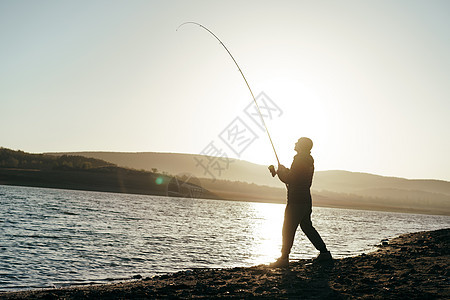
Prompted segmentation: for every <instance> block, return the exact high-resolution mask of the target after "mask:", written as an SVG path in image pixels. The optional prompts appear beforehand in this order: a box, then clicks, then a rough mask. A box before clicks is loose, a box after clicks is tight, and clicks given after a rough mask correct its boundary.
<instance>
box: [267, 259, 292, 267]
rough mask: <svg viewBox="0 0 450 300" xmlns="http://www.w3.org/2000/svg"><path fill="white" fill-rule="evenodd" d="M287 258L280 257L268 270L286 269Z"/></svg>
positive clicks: (287, 265) (287, 264)
mask: <svg viewBox="0 0 450 300" xmlns="http://www.w3.org/2000/svg"><path fill="white" fill-rule="evenodd" d="M288 267H289V258H287V257H286V258H284V257H280V258H279V259H277V260H276V261H275V262H273V263H271V264H269V268H288Z"/></svg>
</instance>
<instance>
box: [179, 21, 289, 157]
mask: <svg viewBox="0 0 450 300" xmlns="http://www.w3.org/2000/svg"><path fill="white" fill-rule="evenodd" d="M186 24H194V25H198V26H200V27H201V28H203V29H205V30H206V31H208V32H209V33H210V34H211V35H212V36H213V37H215V38H216V39H217V40H218V41H219V43H220V44H221V45H222V46H223V47H224V48H225V50H227V52H228V54H229V55H230V57H231V59H232V60H233V61H234V63H235V64H236V67H237V68H238V70H239V72H240V73H241V75H242V78H244V81H245V84H246V85H247V87H248V90H249V91H250V94H251V95H252V98H253V101H254V102H255V105H256V108H257V110H258V113H259V116H260V117H261V121H262V123H263V125H264V128H265V129H266V132H267V136H268V137H269V141H270V144H271V145H272V149H273V153H275V157H276V159H277V162H278V164H279V165H280V160H279V159H278V155H277V151H276V150H275V146H274V145H273V142H272V138H271V137H270V133H269V130H268V129H267V126H266V122H265V121H264V118H263V115H262V113H261V110H260V109H259V105H258V102H256V98H255V95H253V91H252V89H251V88H250V85H249V84H248V81H247V78H245V76H244V73H243V72H242V70H241V68H240V67H239V65H238V63H237V62H236V60H235V59H234V57H233V55H232V54H231V52H230V50H228V48H227V46H225V44H224V43H223V42H222V41H221V40H220V39H219V38H218V37H217V35H215V34H214V33H213V32H212V31H211V30H209V29H208V28H206V27H205V26H203V25H202V24H199V23H196V22H184V23H183V24H181V25H180V26H178V28H177V31H178V29H180V27H181V26H183V25H186Z"/></svg>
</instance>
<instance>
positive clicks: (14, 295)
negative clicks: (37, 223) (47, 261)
mask: <svg viewBox="0 0 450 300" xmlns="http://www.w3.org/2000/svg"><path fill="white" fill-rule="evenodd" d="M449 241H450V229H442V230H437V231H431V232H420V233H412V234H405V235H402V236H400V237H397V238H394V239H392V240H390V241H388V242H384V243H383V244H384V245H382V244H381V245H380V246H379V249H378V251H375V252H372V253H369V254H363V255H360V256H355V257H349V258H344V259H336V260H334V261H333V262H332V263H312V262H311V261H310V260H300V261H295V262H291V266H290V267H289V268H287V269H271V268H269V267H268V266H266V265H259V266H255V267H250V268H232V269H193V270H187V271H182V272H178V273H174V274H168V275H162V276H155V277H152V278H141V279H138V280H133V281H126V282H122V283H115V284H109V285H92V286H79V287H70V288H63V289H46V290H30V291H21V292H8V293H0V298H2V299H169V298H170V299H180V298H181V299H191V298H222V297H223V298H236V299H242V298H255V299H256V298H257V299H260V298H266V299H274V298H276V299H450V277H449V276H450V267H449V265H450V255H449V254H450V251H449Z"/></svg>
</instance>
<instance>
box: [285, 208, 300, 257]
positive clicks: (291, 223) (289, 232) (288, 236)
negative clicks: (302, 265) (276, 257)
mask: <svg viewBox="0 0 450 300" xmlns="http://www.w3.org/2000/svg"><path fill="white" fill-rule="evenodd" d="M297 213H298V212H297ZM298 223H299V218H298V217H297V216H296V211H295V209H292V208H290V207H289V206H286V209H285V211H284V222H283V230H282V235H283V246H282V248H281V257H282V258H287V257H289V253H291V248H292V245H293V244H294V237H295V232H296V231H297V227H298Z"/></svg>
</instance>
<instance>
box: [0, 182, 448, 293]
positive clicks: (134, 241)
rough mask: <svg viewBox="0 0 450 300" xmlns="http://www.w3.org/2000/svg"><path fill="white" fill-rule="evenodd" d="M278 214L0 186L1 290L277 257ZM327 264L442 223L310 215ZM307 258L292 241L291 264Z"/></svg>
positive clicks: (329, 212)
mask: <svg viewBox="0 0 450 300" xmlns="http://www.w3.org/2000/svg"><path fill="white" fill-rule="evenodd" d="M283 213H284V205H281V204H267V203H250V202H235V201H218V200H204V199H186V198H170V197H160V196H142V195H129V194H115V193H100V192H85V191H69V190H57V189H43V188H30V187H15V186H1V185H0V291H7V290H17V289H26V288H44V287H60V286H65V285H69V284H77V283H87V282H107V281H108V280H110V279H120V278H130V277H131V276H133V275H136V274H140V275H142V276H144V277H145V276H152V275H155V274H160V273H167V272H176V271H179V270H185V269H189V268H203V267H207V268H219V267H234V266H252V265H257V264H261V263H269V262H271V261H272V260H274V259H275V258H277V257H278V256H279V254H280V253H279V251H280V247H281V226H282V223H283ZM312 218H313V224H314V226H315V227H316V229H317V230H318V231H319V233H320V234H321V235H322V237H323V239H324V240H325V242H326V244H327V246H328V248H329V249H330V250H331V252H332V254H333V256H334V257H336V258H340V257H346V256H352V255H357V254H361V253H363V252H368V251H372V250H374V246H375V245H376V244H379V242H380V241H381V240H382V239H385V238H391V237H395V236H397V235H399V234H402V233H408V232H416V231H422V230H434V229H440V228H447V227H450V217H447V216H430V215H417V214H402V213H388V212H373V211H361V210H347V209H334V208H333V209H332V208H320V207H315V208H313V217H312ZM316 255H317V252H316V250H315V249H314V248H313V247H312V245H311V244H310V243H309V241H307V240H306V238H305V236H304V235H303V233H302V232H301V231H300V230H299V231H298V232H297V236H296V240H295V244H294V247H293V251H292V255H291V258H292V259H300V258H311V257H314V256H316Z"/></svg>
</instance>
